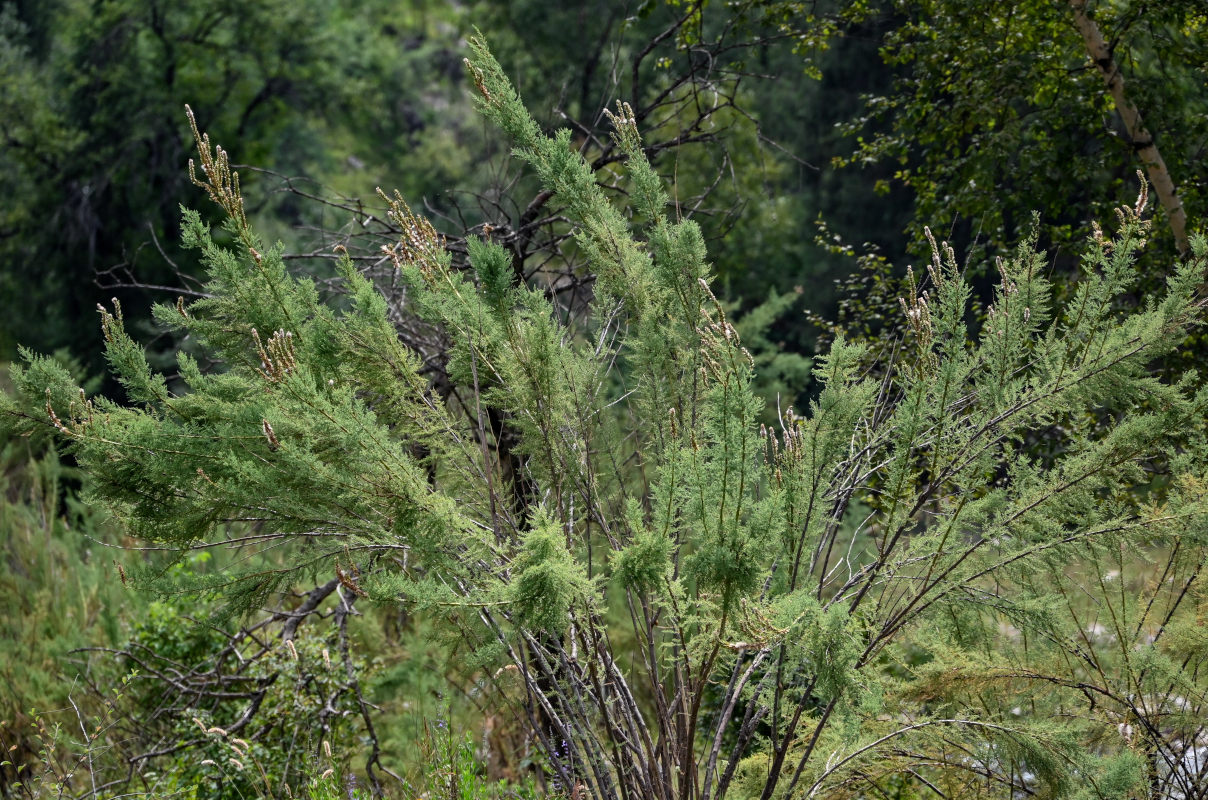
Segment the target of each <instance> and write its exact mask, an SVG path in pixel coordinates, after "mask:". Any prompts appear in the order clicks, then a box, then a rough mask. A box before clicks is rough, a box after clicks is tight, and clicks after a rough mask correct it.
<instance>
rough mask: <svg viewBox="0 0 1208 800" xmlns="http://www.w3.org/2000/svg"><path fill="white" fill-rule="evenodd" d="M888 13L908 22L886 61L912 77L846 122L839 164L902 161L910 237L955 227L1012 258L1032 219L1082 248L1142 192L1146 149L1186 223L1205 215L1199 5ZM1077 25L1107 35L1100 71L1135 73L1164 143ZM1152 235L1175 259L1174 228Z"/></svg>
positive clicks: (897, 0) (1207, 177) (1204, 63)
mask: <svg viewBox="0 0 1208 800" xmlns="http://www.w3.org/2000/svg"><path fill="white" fill-rule="evenodd" d="M881 12H882V13H883V14H885V15H887V16H889V17H890V18H893V19H896V20H897V21H898V23H897V24H895V25H894V26H893V28H892V30H891V31H890V32H889V33H888V34H887V35H886V36H885V37H884V40H883V48H882V51H881V54H882V57H883V58H884V60H885V62H886V63H887V64H889V65H891V66H893V67H894V68H896V69H897V70H899V73H898V75H899V77H898V78H897V80H896V81H895V82H894V83H893V85H892V88H891V89H890V90H889V91H886V92H878V93H873V94H870V95H869V96H868V97H867V98H866V103H865V109H864V111H863V113H861V114H860V115H858V116H856V117H854V118H853V119H852V120H851V121H850V122H849V124H848V125H847V127H846V130H847V131H848V132H849V133H850V134H852V135H855V136H857V139H856V144H857V147H856V149H855V151H854V152H853V153H851V154H850V155H849V156H848V157H846V158H845V159H842V163H844V164H847V165H865V164H870V163H878V164H892V165H894V167H895V172H894V175H893V181H894V182H896V183H899V184H901V185H904V186H906V187H909V189H910V190H911V191H912V192H913V194H914V197H915V207H914V214H913V217H914V219H913V221H912V222H911V224H910V230H911V231H912V233H913V235H914V238H915V239H916V240H917V241H918V242H920V243H921V236H919V234H920V233H921V229H922V226H923V225H925V224H932V225H941V224H942V225H945V226H948V225H951V226H952V233H953V235H955V236H956V241H958V242H962V243H965V244H970V243H973V242H977V243H979V244H980V245H983V246H985V248H987V250H988V251H991V252H1002V251H1003V247H1004V244H1005V243H1006V242H1009V241H1012V240H1014V239H1015V238H1016V237H1018V236H1019V235H1021V234H1022V233H1024V232H1026V230H1027V228H1028V227H1029V225H1030V223H1029V219H1030V216H1031V213H1032V211H1034V210H1039V211H1040V212H1041V214H1042V219H1043V232H1044V235H1045V236H1046V238H1049V239H1051V240H1052V241H1053V242H1055V243H1057V244H1060V245H1066V244H1068V243H1070V242H1071V241H1077V240H1079V239H1081V238H1082V237H1083V236H1084V235H1085V234H1086V233H1087V231H1088V230H1089V227H1088V226H1089V222H1090V220H1092V219H1095V218H1099V217H1101V216H1102V215H1103V213H1104V212H1105V211H1107V209H1108V207H1109V206H1111V205H1114V204H1116V203H1118V202H1120V201H1121V200H1123V199H1124V198H1126V197H1127V196H1129V195H1131V194H1132V192H1133V191H1135V189H1134V187H1133V186H1132V185H1131V184H1132V178H1133V175H1134V172H1135V170H1136V168H1137V167H1138V166H1143V165H1145V163H1148V162H1152V157H1151V156H1149V155H1147V151H1146V149H1145V148H1146V146H1147V145H1146V142H1144V141H1142V139H1146V138H1149V139H1152V140H1153V143H1156V145H1157V147H1158V149H1160V151H1161V154H1162V156H1163V157H1164V159H1165V164H1166V166H1167V167H1169V173H1170V175H1171V176H1173V182H1174V185H1175V186H1177V187H1178V189H1179V193H1180V195H1181V196H1182V200H1183V204H1184V205H1185V206H1186V209H1187V214H1188V215H1189V216H1191V217H1192V218H1199V217H1200V216H1202V214H1203V210H1204V209H1203V206H1204V203H1205V200H1206V199H1208V198H1206V197H1205V192H1206V191H1208V161H1205V159H1204V158H1203V148H1204V146H1205V138H1204V134H1203V120H1204V118H1205V115H1206V114H1208V92H1206V91H1205V90H1204V77H1205V74H1206V72H1205V70H1206V69H1208V38H1206V37H1205V36H1204V31H1205V26H1206V25H1208V15H1206V13H1205V9H1204V6H1203V4H1202V3H1198V2H1184V1H1183V0H1175V1H1174V2H1169V3H1161V4H1156V5H1155V4H1147V3H1141V2H1131V1H1130V0H1119V1H1118V2H1095V3H1088V2H1081V0H1080V1H1079V2H1075V3H1070V4H1066V3H1050V2H1035V1H1034V0H1014V1H1013V2H1009V3H997V4H995V5H994V6H993V8H992V9H990V10H989V12H988V13H983V12H985V7H984V6H983V5H982V4H970V3H967V2H964V0H892V2H887V3H884V4H883V6H882V7H881ZM1079 20H1081V21H1082V22H1083V23H1084V24H1083V28H1084V29H1085V28H1086V24H1090V25H1094V26H1095V27H1096V30H1097V31H1098V32H1099V33H1100V34H1101V36H1102V39H1103V42H1104V45H1105V47H1106V50H1105V51H1104V52H1103V53H1096V55H1095V58H1097V59H1100V60H1101V59H1102V58H1103V56H1104V55H1105V54H1106V55H1108V56H1110V57H1111V58H1114V62H1113V63H1112V64H1110V65H1101V66H1105V67H1106V68H1107V69H1108V75H1107V77H1111V78H1113V80H1119V79H1120V77H1121V75H1120V73H1122V74H1123V79H1124V80H1126V81H1127V84H1128V92H1127V103H1128V104H1129V105H1131V106H1132V107H1133V109H1134V111H1135V110H1136V109H1139V110H1140V114H1141V115H1143V116H1144V118H1145V126H1146V128H1147V129H1148V131H1147V132H1148V133H1149V134H1152V135H1151V136H1148V137H1146V136H1144V135H1143V133H1144V132H1138V131H1135V130H1133V129H1132V126H1133V121H1132V120H1131V119H1130V116H1131V115H1130V114H1129V112H1128V111H1127V109H1126V108H1125V109H1123V110H1124V117H1123V118H1122V117H1121V110H1122V107H1121V106H1120V103H1119V101H1118V100H1117V99H1116V98H1114V97H1113V95H1112V93H1111V92H1109V91H1108V90H1107V89H1105V87H1104V77H1105V75H1104V74H1102V71H1101V68H1098V67H1096V65H1095V63H1093V61H1092V57H1091V56H1090V55H1088V49H1087V47H1088V45H1087V41H1086V40H1085V38H1084V36H1083V35H1082V34H1081V33H1080V30H1079V27H1078V24H1077V23H1079ZM876 126H881V127H880V128H879V129H878V128H877V127H876ZM1138 156H1140V158H1138ZM1150 178H1151V179H1154V176H1153V175H1152V174H1151V175H1150ZM881 186H882V188H883V189H885V190H888V188H889V184H881ZM1164 204H1165V201H1164ZM1155 235H1156V236H1158V238H1159V240H1160V241H1163V242H1164V243H1165V244H1164V245H1163V246H1162V247H1160V248H1157V249H1156V250H1155V252H1154V255H1153V256H1152V257H1153V258H1155V259H1161V258H1164V257H1165V256H1167V255H1169V254H1171V253H1173V252H1175V250H1176V249H1177V248H1176V242H1175V239H1176V237H1175V235H1172V233H1171V230H1170V228H1169V227H1167V228H1166V229H1165V230H1161V229H1157V230H1155ZM1183 244H1184V245H1185V242H1183ZM920 246H921V244H920Z"/></svg>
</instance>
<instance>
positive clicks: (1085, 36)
mask: <svg viewBox="0 0 1208 800" xmlns="http://www.w3.org/2000/svg"><path fill="white" fill-rule="evenodd" d="M1070 8H1071V9H1073V11H1074V24H1075V25H1077V26H1078V32H1079V33H1081V34H1082V40H1083V41H1084V42H1085V43H1086V51H1087V53H1089V54H1090V57H1091V60H1092V61H1094V62H1095V66H1096V67H1098V69H1099V74H1100V75H1102V76H1103V82H1104V83H1105V84H1107V90H1108V91H1109V92H1111V95H1112V99H1114V100H1115V101H1116V111H1117V112H1119V114H1120V118H1121V119H1123V120H1124V127H1125V128H1126V129H1127V130H1128V136H1129V138H1130V139H1131V140H1132V146H1133V149H1134V150H1135V151H1136V153H1137V157H1138V158H1140V159H1141V163H1142V164H1143V165H1144V167H1145V172H1146V174H1148V176H1149V182H1150V183H1151V184H1153V188H1154V191H1155V192H1157V195H1158V200H1159V201H1160V202H1161V203H1162V208H1164V209H1166V217H1167V218H1168V219H1169V220H1170V230H1171V231H1172V232H1173V233H1174V242H1175V246H1176V247H1178V248H1179V253H1182V254H1185V253H1186V252H1187V249H1188V244H1187V214H1186V212H1185V211H1183V201H1182V200H1181V199H1180V198H1179V193H1178V189H1176V188H1175V185H1174V181H1173V180H1172V179H1171V177H1170V172H1169V170H1167V169H1166V162H1165V161H1163V160H1162V154H1161V153H1159V152H1158V147H1157V145H1155V144H1154V141H1153V134H1151V133H1150V132H1149V131H1148V130H1147V129H1146V128H1145V124H1144V123H1143V122H1142V121H1141V112H1140V111H1138V110H1137V107H1136V105H1134V104H1133V102H1132V101H1131V100H1129V99H1128V97H1127V96H1126V95H1125V94H1124V76H1123V75H1121V74H1120V68H1119V66H1117V65H1116V60H1115V59H1114V58H1113V57H1112V51H1111V48H1110V47H1109V46H1108V44H1107V42H1106V41H1104V39H1103V33H1102V31H1100V30H1099V26H1098V25H1096V24H1095V21H1094V20H1093V19H1091V18H1090V17H1088V16H1087V14H1086V0H1070Z"/></svg>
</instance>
